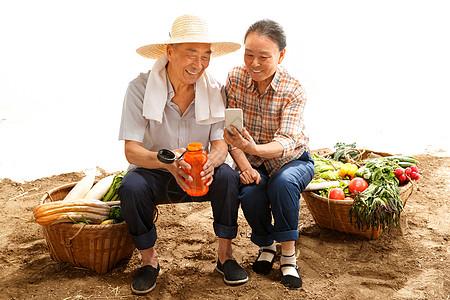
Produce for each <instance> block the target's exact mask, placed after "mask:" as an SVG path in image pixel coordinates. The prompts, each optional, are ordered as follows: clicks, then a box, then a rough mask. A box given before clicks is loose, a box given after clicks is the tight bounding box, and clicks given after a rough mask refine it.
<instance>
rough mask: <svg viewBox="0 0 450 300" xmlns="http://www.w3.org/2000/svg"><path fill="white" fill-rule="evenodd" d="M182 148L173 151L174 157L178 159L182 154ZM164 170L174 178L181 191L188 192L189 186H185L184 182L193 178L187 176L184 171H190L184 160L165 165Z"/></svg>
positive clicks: (189, 166)
mask: <svg viewBox="0 0 450 300" xmlns="http://www.w3.org/2000/svg"><path fill="white" fill-rule="evenodd" d="M184 150H186V149H184V148H180V149H176V150H173V152H174V153H175V155H176V157H179V156H180V155H181V154H182V153H183V152H184ZM166 169H167V170H168V171H169V172H170V173H171V174H172V175H173V177H175V180H176V181H177V183H178V185H179V186H180V187H181V188H182V189H183V191H186V190H189V189H190V186H189V184H187V183H186V182H185V181H184V180H187V181H189V182H192V181H193V178H192V177H191V176H190V175H189V174H187V173H186V172H185V171H184V170H187V171H188V172H189V170H190V169H191V165H190V164H188V163H187V162H185V161H184V159H179V160H176V161H175V162H173V163H171V164H169V165H166Z"/></svg>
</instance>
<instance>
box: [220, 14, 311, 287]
mask: <svg viewBox="0 0 450 300" xmlns="http://www.w3.org/2000/svg"><path fill="white" fill-rule="evenodd" d="M244 44H245V54H244V63H245V66H239V67H235V68H234V69H233V70H232V71H231V72H230V73H229V74H228V79H227V83H226V88H225V91H226V95H227V102H228V107H229V108H241V109H242V110H243V112H244V113H243V116H244V119H243V121H244V128H243V130H242V133H240V132H239V131H238V130H237V129H236V128H235V127H232V131H233V132H234V134H230V133H229V132H228V131H227V130H224V139H225V141H226V142H227V143H228V144H229V151H230V154H231V156H232V157H233V159H234V161H235V162H236V164H237V167H238V168H239V170H240V172H241V173H240V180H241V189H240V194H239V200H240V201H241V205H242V210H243V212H244V215H245V217H246V219H247V221H248V223H249V225H250V227H251V228H252V235H251V240H252V242H253V243H255V244H256V245H258V246H259V247H260V250H259V255H258V258H257V259H256V261H255V262H254V263H253V266H252V267H253V270H254V271H255V272H256V273H259V274H268V273H269V272H270V271H271V269H272V266H273V261H274V258H275V255H276V244H275V241H277V242H279V243H280V244H281V258H280V265H281V266H280V271H281V274H282V277H281V283H282V284H284V285H285V286H287V287H289V288H290V289H299V288H300V287H301V286H302V279H301V277H300V275H299V273H298V266H297V258H296V255H295V241H296V240H297V238H298V229H297V227H298V218H299V201H300V195H301V193H302V191H303V190H304V189H305V187H306V186H307V185H308V183H309V182H310V181H311V180H312V178H313V175H314V162H313V160H312V159H311V156H310V155H309V152H308V151H309V149H308V137H307V136H306V135H305V133H304V122H303V110H304V107H305V103H306V97H305V92H304V91H303V88H302V86H301V85H300V83H299V82H298V81H297V80H296V79H294V78H293V77H291V76H290V75H289V74H288V72H287V71H286V69H284V68H283V67H281V66H280V63H281V62H282V61H283V58H284V56H285V53H286V49H285V46H286V37H285V34H284V31H283V28H282V27H281V26H280V25H279V24H278V23H276V22H274V21H271V20H262V21H258V22H256V23H255V24H253V25H251V26H250V27H249V29H248V30H247V33H246V34H245V39H244ZM272 218H273V223H272Z"/></svg>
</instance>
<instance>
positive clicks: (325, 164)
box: [312, 153, 342, 174]
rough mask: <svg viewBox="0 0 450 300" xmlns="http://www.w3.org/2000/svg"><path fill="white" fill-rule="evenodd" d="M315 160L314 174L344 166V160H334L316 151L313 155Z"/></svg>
mask: <svg viewBox="0 0 450 300" xmlns="http://www.w3.org/2000/svg"><path fill="white" fill-rule="evenodd" d="M312 159H313V160H314V174H320V173H323V172H327V171H336V170H339V169H340V168H341V166H342V162H339V161H335V160H332V159H330V158H324V157H320V156H319V155H317V154H316V153H314V154H313V155H312Z"/></svg>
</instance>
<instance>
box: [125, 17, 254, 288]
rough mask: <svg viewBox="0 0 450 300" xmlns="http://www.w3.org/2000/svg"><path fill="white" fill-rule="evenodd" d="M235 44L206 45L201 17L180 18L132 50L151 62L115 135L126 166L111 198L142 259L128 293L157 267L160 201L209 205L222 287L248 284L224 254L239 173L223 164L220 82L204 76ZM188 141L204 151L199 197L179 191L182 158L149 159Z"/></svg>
mask: <svg viewBox="0 0 450 300" xmlns="http://www.w3.org/2000/svg"><path fill="white" fill-rule="evenodd" d="M239 47H240V45H239V44H237V43H232V42H213V41H212V40H211V39H210V38H209V36H208V29H207V26H206V23H205V22H204V21H203V20H202V19H200V18H198V17H196V16H191V15H183V16H181V17H179V18H177V19H176V20H175V21H174V23H173V26H172V31H171V34H170V39H169V40H168V41H166V42H163V43H159V44H151V45H147V46H143V47H141V48H139V49H137V52H138V53H139V54H140V55H142V56H144V57H147V58H152V59H157V61H156V62H155V64H154V66H153V68H152V70H151V72H150V71H149V72H147V73H142V74H140V75H139V76H138V77H137V78H136V79H134V80H133V81H131V82H130V84H129V86H128V89H127V92H126V95H125V100H124V104H123V111H122V121H121V126H120V135H119V139H120V140H124V141H125V156H126V158H127V160H128V162H129V163H130V168H129V171H128V173H127V175H126V176H125V177H124V178H123V181H122V184H121V186H120V188H119V190H118V194H119V197H120V201H121V208H122V213H123V217H124V219H125V221H126V222H127V224H128V227H129V230H130V235H131V237H132V239H133V241H134V244H135V245H136V248H137V249H138V250H139V251H140V253H141V256H142V267H141V268H140V269H139V270H138V271H137V273H136V275H135V277H134V278H133V282H132V284H131V289H132V291H133V292H134V293H136V294H145V293H148V292H150V291H152V290H153V289H154V287H155V285H156V278H157V276H158V273H159V270H160V266H159V262H158V253H157V252H156V249H155V243H156V239H157V234H156V228H155V224H154V220H153V212H154V210H155V206H156V205H157V204H161V203H176V202H189V201H196V202H198V201H210V202H211V206H212V211H213V216H214V223H213V227H214V232H215V234H216V235H217V236H218V238H219V245H218V260H217V265H216V270H217V271H218V272H219V273H220V274H222V275H223V279H224V281H225V283H227V284H230V285H237V284H242V283H245V282H247V280H248V277H247V273H246V271H245V270H244V269H243V268H242V267H241V266H239V264H238V263H237V262H236V261H235V260H234V258H233V255H232V247H231V240H232V239H233V238H235V237H236V235H237V215H238V207H239V202H238V199H237V196H238V189H239V175H238V173H237V172H236V171H234V170H232V169H231V168H230V167H229V166H228V165H227V164H225V163H224V162H225V158H226V156H227V153H228V148H227V144H226V143H225V142H224V140H223V127H224V122H223V120H224V108H225V106H224V99H223V96H222V93H221V85H220V84H219V83H218V82H217V81H215V80H214V79H213V78H212V77H211V76H210V75H209V74H208V73H207V72H205V70H206V68H207V67H208V65H209V61H210V58H211V57H217V56H220V55H224V54H227V53H231V52H233V51H236V50H237V49H239ZM191 142H200V143H202V144H203V145H204V147H205V148H206V150H207V152H208V155H207V162H206V164H205V165H204V167H203V171H202V172H201V174H200V175H201V176H203V177H202V179H203V180H204V181H205V182H206V184H207V185H209V192H208V193H207V194H206V195H204V196H201V197H191V196H189V195H188V194H187V193H186V190H188V189H189V182H191V181H192V177H191V176H189V175H187V174H186V172H185V171H184V170H183V168H184V169H190V165H189V164H187V163H186V162H185V161H184V160H183V159H179V160H176V161H175V162H173V163H171V164H167V163H163V162H161V161H160V160H158V158H157V152H158V150H160V149H171V150H173V151H174V152H175V153H178V155H180V153H181V152H182V151H184V149H185V148H186V147H187V145H188V144H189V143H191ZM186 181H187V182H186Z"/></svg>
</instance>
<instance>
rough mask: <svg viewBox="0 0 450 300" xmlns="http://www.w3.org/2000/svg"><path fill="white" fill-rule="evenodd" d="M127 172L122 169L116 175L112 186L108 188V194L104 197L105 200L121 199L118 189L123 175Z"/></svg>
mask: <svg viewBox="0 0 450 300" xmlns="http://www.w3.org/2000/svg"><path fill="white" fill-rule="evenodd" d="M126 174H127V171H122V172H120V174H118V175H116V176H114V179H113V182H112V184H111V187H110V188H109V189H108V191H107V192H106V194H105V195H104V196H103V197H102V201H103V202H109V201H116V200H119V195H118V194H117V190H118V189H119V187H120V184H121V183H122V179H123V177H124V176H125V175H126Z"/></svg>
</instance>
